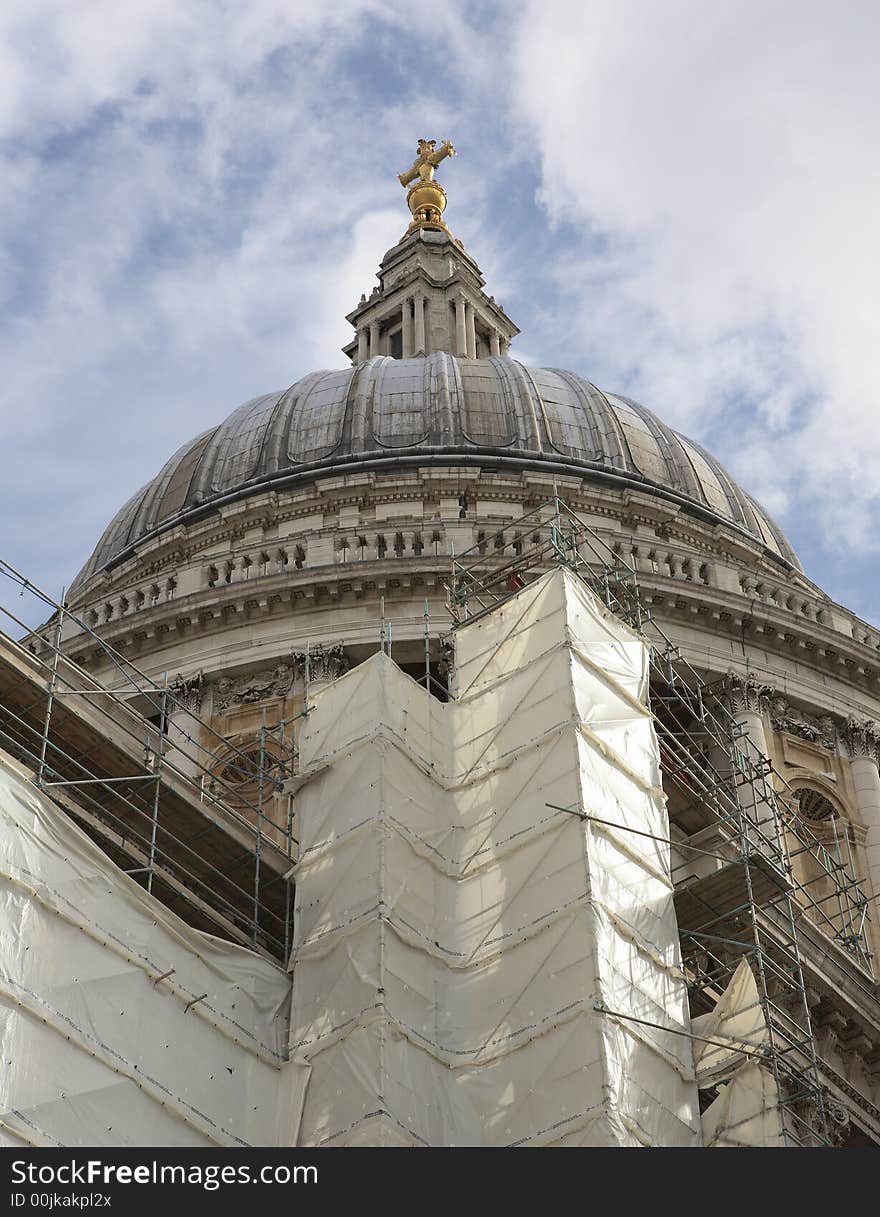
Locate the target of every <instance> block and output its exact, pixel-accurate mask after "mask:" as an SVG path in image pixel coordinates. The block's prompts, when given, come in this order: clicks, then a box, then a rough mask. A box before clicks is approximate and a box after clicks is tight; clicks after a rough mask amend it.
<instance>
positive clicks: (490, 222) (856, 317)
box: [0, 0, 880, 622]
mask: <svg viewBox="0 0 880 1217" xmlns="http://www.w3.org/2000/svg"><path fill="white" fill-rule="evenodd" d="M878 35H880V10H878V9H877V6H876V5H874V4H872V3H861V2H858V0H844V2H843V3H838V4H836V5H834V6H829V5H828V4H827V3H815V2H813V0H798V2H797V3H795V0H787V2H786V3H774V0H760V2H758V0H745V2H743V3H739V4H737V5H727V6H720V5H706V4H703V3H694V2H691V0H662V2H661V3H659V4H658V3H656V2H649V0H627V3H625V4H620V3H619V0H614V2H611V0H578V2H576V3H568V2H566V0H549V2H548V0H542V2H541V3H536V4H530V3H503V4H474V3H468V4H465V3H458V2H457V0H447V2H446V3H444V4H443V5H439V6H435V5H414V4H411V3H406V4H403V3H393V2H392V3H389V2H387V0H385V2H383V3H381V4H380V3H378V2H374V0H370V2H366V3H358V2H356V0H351V2H347V0H336V2H335V3H334V4H333V5H325V6H317V5H314V4H313V3H311V2H309V3H300V2H299V0H249V3H248V4H246V5H241V4H234V3H228V2H226V0H212V2H208V0H126V3H125V4H124V5H123V4H119V3H117V2H115V0H79V3H77V4H75V5H72V4H70V3H66V2H65V0H37V2H36V3H34V2H33V0H30V2H27V3H25V2H22V0H7V3H6V4H5V5H4V6H3V7H2V9H0V157H2V162H3V165H2V170H3V171H2V174H0V192H2V206H0V300H2V306H3V318H4V322H3V324H2V326H0V355H2V366H3V370H4V375H3V380H2V390H0V394H2V395H0V424H2V432H0V434H2V440H3V453H4V460H3V479H2V486H0V513H2V514H0V554H2V556H3V557H4V558H6V559H7V560H8V561H11V562H13V563H14V564H15V565H16V566H18V567H19V568H21V569H23V570H24V571H25V572H26V573H28V574H29V575H30V576H31V577H32V578H33V579H34V580H36V581H37V582H39V583H41V584H42V585H43V586H44V587H45V588H46V589H47V590H48V591H50V592H52V593H54V594H57V593H59V592H60V589H61V587H62V586H63V585H65V584H69V583H70V581H71V579H72V578H73V576H74V574H75V573H76V571H77V570H78V569H79V567H80V566H81V565H82V563H83V562H84V561H85V560H86V558H87V557H88V555H89V553H90V551H91V548H92V546H93V544H94V542H95V541H96V540H97V537H98V536H99V534H100V532H101V531H102V529H103V527H104V525H105V524H106V522H107V521H108V520H109V518H110V516H111V515H112V514H113V512H114V511H115V510H116V508H117V507H118V506H119V505H120V504H121V503H122V502H123V501H124V500H125V499H126V498H128V497H129V495H130V494H131V493H132V492H133V491H134V490H135V489H136V488H137V487H138V486H140V485H141V484H142V483H143V482H145V481H147V480H148V479H149V478H150V477H151V476H152V475H153V474H154V473H155V472H156V471H157V470H158V468H159V467H160V466H161V464H162V463H163V462H164V460H165V459H166V458H167V456H168V455H169V454H170V453H171V452H172V451H173V450H174V449H175V448H177V447H178V446H179V445H180V444H181V443H182V442H183V441H184V440H185V439H187V438H188V437H189V436H191V435H194V434H195V433H197V432H198V431H200V430H202V429H204V428H205V427H207V426H210V425H212V424H214V423H216V422H218V421H219V420H220V419H222V418H223V417H225V416H226V415H227V414H228V413H229V412H230V411H231V410H232V409H233V408H234V407H235V406H236V405H237V404H239V403H240V402H241V401H244V400H246V399H247V398H249V397H252V396H255V395H256V394H258V393H261V392H265V391H269V390H272V389H278V388H282V387H284V386H286V385H288V384H290V383H292V382H293V381H294V380H296V379H297V378H298V377H300V376H302V375H304V374H305V373H306V372H308V371H310V370H312V369H314V368H318V367H333V366H341V364H342V356H341V354H340V351H339V348H340V347H341V346H342V345H343V343H344V342H346V341H347V339H348V337H349V332H350V331H349V327H348V325H347V323H346V322H345V320H344V314H345V313H346V312H347V311H349V309H350V308H352V307H353V305H354V304H355V303H356V301H357V300H358V298H359V296H360V293H361V292H362V291H365V290H366V291H369V290H370V287H371V285H372V283H373V281H374V280H373V275H374V272H375V269H376V266H377V264H378V261H379V258H380V257H381V255H382V253H383V252H384V251H385V250H386V249H387V248H389V247H390V246H391V245H392V244H393V243H394V242H395V241H396V240H397V239H398V237H399V236H400V234H401V232H402V229H403V227H404V226H405V222H406V219H407V215H406V210H405V202H404V193H403V191H402V190H401V189H400V187H399V185H398V183H397V182H396V180H395V176H396V174H397V172H399V171H400V170H401V169H403V168H405V167H406V166H407V165H408V164H409V163H410V161H411V159H412V155H413V152H414V146H415V141H416V138H417V137H418V136H422V135H424V136H427V137H436V138H438V139H442V138H447V137H448V138H451V139H452V140H453V141H454V142H455V144H456V147H457V148H458V150H459V156H458V157H457V158H456V160H455V161H453V162H452V163H451V164H450V165H449V166H448V167H445V168H444V172H443V175H442V176H443V180H444V182H445V184H446V185H447V188H448V190H449V195H450V204H449V209H448V212H447V219H448V221H449V224H450V226H451V227H452V229H453V231H454V232H455V233H456V235H457V236H459V237H460V238H461V239H462V240H463V241H464V242H465V244H466V245H467V247H468V248H469V249H470V250H471V251H472V252H473V253H474V255H475V256H476V257H477V259H478V261H479V262H480V264H481V266H482V269H483V271H484V274H485V275H486V277H487V279H488V290H489V291H490V292H492V293H493V294H494V295H495V296H496V298H497V299H499V300H500V301H501V302H502V303H503V304H504V306H505V308H506V309H507V311H508V312H509V313H510V315H511V316H512V317H513V318H514V320H515V321H516V322H517V323H518V324H519V326H520V328H521V330H522V335H521V337H520V339H519V340H518V343H517V344H516V345H515V347H514V354H518V355H519V357H520V358H523V359H524V360H526V361H529V362H536V363H543V364H548V365H555V366H564V367H569V368H572V369H575V370H577V371H579V372H581V373H583V374H584V375H586V376H587V377H589V378H590V379H591V380H594V381H595V382H596V383H597V384H600V385H602V386H603V387H606V388H609V389H615V390H618V391H620V392H624V393H627V394H629V395H631V396H634V397H636V398H637V399H638V400H640V401H642V402H644V403H645V404H646V405H647V406H649V407H650V408H651V409H653V410H655V411H656V412H657V413H658V414H659V415H660V416H661V417H662V418H664V419H665V420H666V421H667V422H669V423H670V424H671V425H673V426H675V427H677V428H678V429H679V430H682V431H684V432H685V433H686V434H689V435H692V436H694V437H695V438H697V439H699V440H701V441H702V442H703V443H704V444H706V446H707V447H709V448H710V449H711V450H712V451H714V452H715V454H716V455H717V456H718V457H719V458H720V459H721V460H722V461H723V462H724V463H725V464H727V466H728V467H729V468H730V469H731V470H732V472H733V473H734V475H735V476H736V477H737V478H738V479H739V480H740V481H741V482H742V483H743V485H745V486H746V487H747V488H748V489H749V490H751V491H752V492H753V493H754V494H756V495H757V497H758V498H759V499H761V500H762V501H763V502H764V503H765V505H766V506H767V508H768V509H769V510H770V511H771V512H772V513H773V514H775V516H776V517H777V519H779V521H780V522H781V524H782V525H783V527H784V528H785V529H786V531H787V532H788V534H789V536H790V538H791V539H792V541H793V542H794V544H795V546H796V548H797V550H798V552H799V553H800V555H801V557H802V560H803V562H804V566H805V568H806V570H807V573H808V574H809V575H810V577H812V578H813V579H814V580H816V581H817V582H818V583H820V584H821V585H822V586H823V587H824V588H825V589H826V590H827V591H828V593H829V594H830V595H831V596H832V597H834V598H835V599H837V600H838V601H841V602H843V603H845V604H847V605H848V606H850V607H851V608H853V609H855V610H856V611H857V612H859V613H860V614H861V615H862V616H864V617H866V618H868V619H870V620H873V621H875V622H880V573H878V563H877V555H878V540H877V538H878V536H880V529H878V524H880V425H878V424H880V411H878V403H880V364H878V362H877V360H876V357H875V354H876V351H877V350H878V347H880V324H878V309H877V303H876V299H877V290H876V286H875V282H874V280H875V277H876V268H877V266H878V265H880V225H878V224H877V220H876V217H877V215H878V214H880V160H878V157H877V155H876V148H877V147H878V146H880V129H878V128H880V97H878V93H880V86H878V83H877V80H878V77H877V72H876V69H875V64H874V55H875V48H876V45H877V41H878Z"/></svg>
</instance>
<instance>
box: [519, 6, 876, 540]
mask: <svg viewBox="0 0 880 1217" xmlns="http://www.w3.org/2000/svg"><path fill="white" fill-rule="evenodd" d="M517 37H518V41H517V49H516V70H515V74H514V77H513V84H512V90H511V94H512V97H513V99H514V104H515V105H516V106H517V107H518V109H519V114H520V117H521V119H522V120H523V121H524V122H525V123H526V124H527V125H528V127H529V129H530V130H531V132H532V133H533V136H534V138H535V140H536V143H537V148H538V150H539V153H540V157H541V163H542V171H543V189H542V192H541V199H542V201H543V203H544V205H545V207H546V209H547V212H548V214H549V216H550V217H551V219H552V220H553V221H554V222H555V223H558V224H563V223H565V222H566V221H574V222H575V224H576V225H577V226H579V228H580V230H581V232H582V233H585V234H587V236H588V237H589V238H590V239H589V240H584V242H583V245H582V253H581V260H580V265H579V266H578V265H573V264H572V262H571V261H570V260H569V261H567V262H566V264H565V265H564V266H562V267H561V268H560V281H561V284H564V282H565V281H566V280H567V281H568V283H569V291H570V294H571V303H572V308H573V309H574V311H575V314H574V316H573V318H572V337H573V338H574V336H575V334H577V333H578V332H580V333H581V334H586V335H587V339H586V346H587V349H588V350H589V353H590V355H591V356H592V360H593V368H594V370H595V368H596V366H597V364H598V367H599V369H600V370H601V374H602V375H604V376H605V377H606V380H607V379H610V380H611V383H612V384H613V383H617V384H618V385H620V384H621V383H624V384H625V385H626V386H627V387H628V388H629V389H630V391H631V392H633V393H634V394H635V395H636V396H638V397H640V398H641V400H643V401H645V403H646V404H647V405H649V406H651V407H652V408H654V409H656V410H657V412H658V413H659V414H661V416H663V417H664V418H666V419H667V420H668V421H670V422H672V423H674V424H676V425H678V426H680V427H681V428H683V429H685V430H687V429H688V428H690V429H691V430H692V431H696V432H698V433H701V434H703V435H708V436H710V437H712V438H713V439H714V441H715V444H716V447H717V445H718V443H719V442H720V443H721V445H722V446H723V447H726V448H727V449H728V451H726V452H719V455H721V456H722V457H726V459H727V460H728V462H729V463H730V464H731V465H732V467H733V468H734V470H735V471H737V472H738V473H739V475H740V476H741V478H742V479H743V480H744V481H746V483H747V484H748V485H749V486H750V488H752V489H753V490H755V491H756V492H757V493H758V494H759V496H763V498H764V500H765V501H766V502H767V503H768V505H769V506H771V507H772V508H774V509H775V510H777V511H779V510H783V509H785V508H786V507H787V506H788V507H790V506H791V505H792V504H793V503H794V501H795V500H796V499H797V500H798V501H799V503H800V509H801V510H804V509H805V503H806V504H811V506H812V509H813V510H814V511H815V512H816V515H817V516H818V517H819V519H820V520H821V523H822V526H823V527H824V528H825V530H826V537H827V540H828V543H829V544H834V545H841V544H842V545H849V546H851V547H853V549H859V548H860V547H872V548H876V546H877V539H876V538H877V536H878V535H880V529H878V527H877V525H878V524H880V511H878V507H880V428H878V427H877V426H876V424H875V422H874V420H875V418H876V415H877V410H878V405H880V365H878V363H877V360H876V354H875V352H876V350H877V346H878V339H880V331H878V316H880V313H878V309H877V306H876V286H875V282H874V279H875V275H876V267H877V265H878V264H880V225H878V223H877V215H878V213H880V160H878V157H877V154H876V149H877V147H878V146H880V87H878V81H880V77H878V73H877V71H876V62H875V59H876V47H877V44H878V38H880V10H878V8H877V6H876V5H875V4H873V3H870V2H864V3H860V2H857V0H847V2H845V3H843V4H837V5H834V6H829V5H828V4H826V3H823V2H821V0H803V2H802V3H799V4H797V5H793V4H791V3H788V2H784V0H783V2H778V0H777V2H768V0H760V2H757V0H751V2H747V3H740V4H735V5H726V6H722V5H707V4H704V3H700V2H697V0H678V2H675V0H667V2H666V3H663V4H656V3H653V2H652V0H627V3H626V4H620V3H617V2H616V0H588V2H587V3H584V2H583V0H575V2H572V3H566V2H564V0H554V2H551V3H547V2H546V0H541V2H540V3H532V4H530V5H529V6H528V8H527V11H526V12H525V14H524V15H523V17H522V20H521V21H520V23H519V27H518V31H517ZM591 242H599V243H600V244H598V245H597V244H591ZM597 248H598V249H600V250H601V252H600V253H599V254H597V253H596V252H595V251H596V249H597ZM597 374H598V372H597Z"/></svg>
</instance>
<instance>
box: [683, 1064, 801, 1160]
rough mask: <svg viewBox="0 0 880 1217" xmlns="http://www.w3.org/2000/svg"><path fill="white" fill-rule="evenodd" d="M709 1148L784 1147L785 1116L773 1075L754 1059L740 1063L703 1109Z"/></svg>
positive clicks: (705, 1142) (705, 1141) (706, 1143)
mask: <svg viewBox="0 0 880 1217" xmlns="http://www.w3.org/2000/svg"><path fill="white" fill-rule="evenodd" d="M703 1144H704V1145H705V1146H706V1148H707V1149H737V1148H747V1147H748V1148H754V1147H761V1148H764V1149H772V1148H782V1147H783V1146H784V1144H785V1142H784V1139H783V1135H782V1119H781V1117H780V1112H779V1104H778V1092H777V1089H776V1081H775V1079H774V1077H773V1074H772V1073H770V1071H769V1070H768V1069H765V1068H764V1067H763V1066H761V1065H757V1064H755V1063H754V1062H751V1061H750V1062H748V1063H747V1064H745V1065H741V1066H740V1067H739V1069H737V1070H736V1072H735V1073H734V1074H733V1076H732V1077H731V1079H730V1081H729V1082H727V1083H726V1084H725V1085H724V1086H722V1087H721V1088H720V1092H719V1095H718V1098H717V1099H715V1101H714V1102H713V1103H711V1104H710V1105H709V1106H708V1107H707V1108H706V1110H705V1111H704V1112H703Z"/></svg>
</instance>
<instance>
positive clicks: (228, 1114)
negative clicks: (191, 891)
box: [0, 754, 308, 1146]
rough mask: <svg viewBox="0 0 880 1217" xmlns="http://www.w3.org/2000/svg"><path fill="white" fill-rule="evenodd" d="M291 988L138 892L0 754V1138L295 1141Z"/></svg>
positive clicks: (277, 973) (297, 1096)
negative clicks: (290, 1055)
mask: <svg viewBox="0 0 880 1217" xmlns="http://www.w3.org/2000/svg"><path fill="white" fill-rule="evenodd" d="M170 969H173V973H172V975H171V976H169V977H168V978H167V979H165V980H161V981H158V982H156V983H154V981H155V978H156V977H159V976H161V975H162V974H163V973H165V972H168V971H169V970H170ZM289 989H290V986H289V978H288V977H287V975H286V974H285V973H284V972H283V971H282V970H281V969H279V968H277V967H275V966H274V965H273V964H271V963H269V962H268V961H266V960H264V959H261V958H260V957H259V956H257V955H255V954H253V953H252V952H250V951H247V950H245V949H243V948H241V947H237V946H233V945H231V944H229V943H225V942H221V941H220V940H219V939H217V938H214V937H212V936H210V935H207V934H202V933H199V932H198V931H196V930H193V929H190V928H189V927H188V926H187V925H185V924H184V923H183V922H182V921H180V920H179V918H177V917H176V916H174V915H173V914H172V913H170V912H169V911H168V910H167V909H166V908H164V906H163V905H162V904H161V903H160V902H159V901H158V900H155V899H153V898H152V897H151V896H149V895H148V894H147V893H146V892H145V891H144V890H143V888H141V887H140V886H139V885H138V884H137V883H136V882H135V881H134V880H133V879H131V878H129V877H128V876H127V875H125V874H123V872H122V871H121V870H119V869H118V867H116V866H114V865H113V863H112V862H110V860H109V859H108V858H106V857H105V856H104V854H103V853H102V852H101V851H100V850H99V849H98V848H97V847H96V846H95V845H94V844H93V843H92V842H91V841H90V840H89V839H88V838H87V837H86V836H85V835H84V834H83V833H82V832H80V830H79V829H78V828H77V827H76V826H75V825H74V824H73V823H72V822H71V821H70V819H69V818H68V817H67V816H66V815H65V814H64V812H62V811H61V810H59V808H58V807H57V806H56V805H55V804H54V803H52V802H51V800H49V799H48V798H47V797H45V796H44V795H43V794H42V793H41V792H40V791H38V790H37V789H36V788H35V787H34V786H33V785H32V784H31V783H30V782H29V781H28V777H27V774H26V772H25V771H23V770H21V769H20V768H19V766H17V765H16V764H15V763H14V762H11V761H9V760H8V759H6V758H4V757H3V755H2V754H0V1053H2V1057H0V1059H2V1070H0V1145H7V1146H12V1145H22V1144H28V1145H36V1146H55V1145H64V1146H216V1145H229V1146H244V1145H260V1146H269V1145H293V1144H295V1143H296V1133H297V1125H298V1121H299V1114H300V1110H301V1106H302V1093H303V1090H304V1087H305V1081H306V1078H307V1076H308V1066H307V1065H304V1064H302V1063H300V1062H288V1061H287V1043H286V1038H287V1025H288V1012H289ZM202 994H204V995H205V996H204V997H202V998H201V1000H200V1001H198V1002H196V1003H195V1004H194V1005H192V1006H191V1007H190V1009H189V1010H188V1011H187V1003H189V1002H192V1001H193V999H194V998H197V997H200V996H201V995H202Z"/></svg>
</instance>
